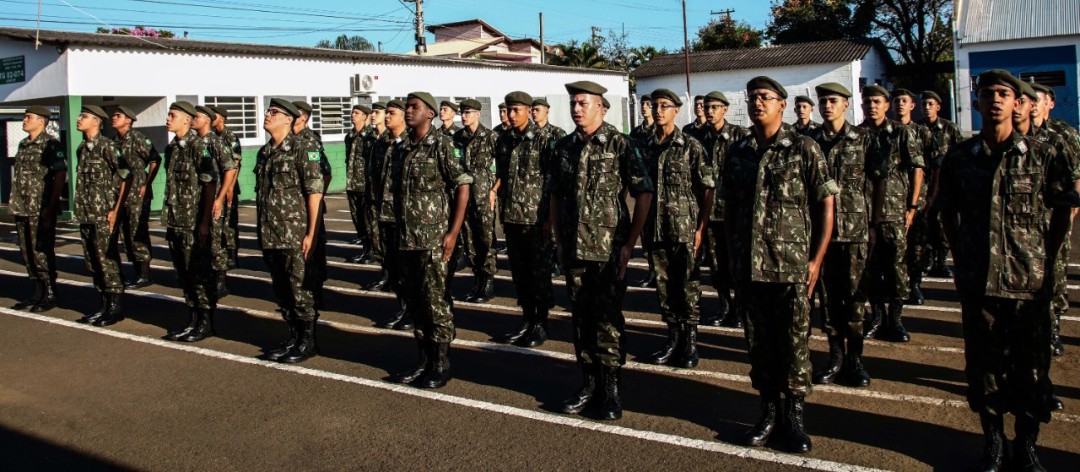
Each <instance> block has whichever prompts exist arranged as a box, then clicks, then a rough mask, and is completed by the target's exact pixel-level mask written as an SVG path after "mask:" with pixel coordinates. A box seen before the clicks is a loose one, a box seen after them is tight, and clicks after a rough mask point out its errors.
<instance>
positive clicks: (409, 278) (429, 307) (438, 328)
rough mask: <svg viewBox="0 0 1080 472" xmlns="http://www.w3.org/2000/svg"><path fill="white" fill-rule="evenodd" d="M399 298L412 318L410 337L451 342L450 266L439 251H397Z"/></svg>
mask: <svg viewBox="0 0 1080 472" xmlns="http://www.w3.org/2000/svg"><path fill="white" fill-rule="evenodd" d="M398 257H399V258H400V263H401V285H402V293H401V295H402V298H403V299H404V300H405V306H407V307H409V311H410V312H411V313H412V314H413V319H414V324H415V326H416V328H415V329H414V330H413V335H414V336H416V337H417V339H425V340H428V341H434V342H437V343H448V342H450V341H453V340H454V335H455V332H454V313H453V310H454V300H453V299H452V298H450V284H449V278H450V270H449V263H448V262H443V260H442V249H436V250H433V251H423V250H421V251H398Z"/></svg>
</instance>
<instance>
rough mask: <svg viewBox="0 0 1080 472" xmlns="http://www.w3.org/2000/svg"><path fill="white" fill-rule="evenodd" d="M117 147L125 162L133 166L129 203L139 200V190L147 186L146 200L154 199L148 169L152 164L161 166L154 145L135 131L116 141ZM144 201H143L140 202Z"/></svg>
mask: <svg viewBox="0 0 1080 472" xmlns="http://www.w3.org/2000/svg"><path fill="white" fill-rule="evenodd" d="M116 146H117V147H119V148H120V153H121V154H123V155H124V160H125V161H127V163H128V165H129V166H131V191H129V192H128V201H129V202H130V201H133V200H136V199H139V188H140V187H142V186H143V185H146V198H152V197H153V195H154V192H152V191H151V184H153V182H147V181H146V178H147V177H148V173H147V167H149V166H150V163H151V162H156V163H158V165H160V164H161V155H160V154H158V152H157V150H156V149H154V143H153V142H152V141H150V138H147V137H146V135H145V134H142V133H140V132H138V131H136V130H134V129H131V130H128V132H127V134H125V135H123V136H120V137H118V138H117V140H116ZM139 201H142V200H139Z"/></svg>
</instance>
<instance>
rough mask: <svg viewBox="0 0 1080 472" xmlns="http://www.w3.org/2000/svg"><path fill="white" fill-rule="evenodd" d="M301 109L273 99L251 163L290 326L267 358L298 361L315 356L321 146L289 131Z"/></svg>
mask: <svg viewBox="0 0 1080 472" xmlns="http://www.w3.org/2000/svg"><path fill="white" fill-rule="evenodd" d="M300 116H301V112H300V109H299V108H297V107H296V105H293V104H292V103H291V102H289V101H287V100H283V99H280V98H274V99H271V100H270V106H269V107H268V108H267V110H266V116H265V118H264V119H263V129H264V130H266V133H267V134H269V135H270V140H269V141H268V142H267V143H266V144H265V145H263V147H262V148H260V149H259V155H258V158H257V159H256V162H257V164H256V165H255V187H256V189H257V191H256V192H255V198H256V214H257V217H256V223H257V224H256V233H257V234H258V237H259V248H260V249H262V252H263V260H264V261H265V262H266V267H267V269H269V271H270V278H271V279H272V280H273V287H274V295H275V296H277V299H278V306H279V307H281V310H282V314H283V316H284V318H285V322H286V324H287V325H288V327H289V339H288V340H287V341H285V342H284V343H282V344H281V346H278V347H277V348H276V349H273V350H271V351H268V352H267V353H266V358H267V359H269V360H274V361H278V362H284V363H296V362H300V361H303V360H305V359H308V358H309V357H311V356H313V355H315V325H316V324H317V323H318V320H319V312H318V310H317V309H316V308H315V300H314V296H313V295H312V288H313V287H314V286H315V282H314V281H313V280H311V264H312V261H311V256H312V253H313V252H314V250H315V245H316V241H317V239H318V232H319V224H320V219H321V218H322V215H321V213H320V209H321V208H322V196H323V195H322V194H323V190H324V189H325V188H326V183H325V182H324V181H323V179H322V176H321V171H320V169H319V167H320V162H321V161H320V159H321V156H320V149H319V147H318V146H317V145H316V144H315V143H314V142H313V141H311V140H305V139H300V137H299V136H295V135H294V134H293V129H294V128H293V124H294V121H296V120H297V119H299V118H300Z"/></svg>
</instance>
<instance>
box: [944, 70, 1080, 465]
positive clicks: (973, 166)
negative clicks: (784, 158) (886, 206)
mask: <svg viewBox="0 0 1080 472" xmlns="http://www.w3.org/2000/svg"><path fill="white" fill-rule="evenodd" d="M974 85H975V90H976V95H977V97H978V103H979V108H978V109H979V110H981V111H980V113H981V114H982V119H983V128H982V131H981V132H980V134H979V135H978V136H975V137H973V138H971V139H968V140H966V141H964V142H962V143H960V144H958V145H956V146H953V148H952V149H951V150H950V151H949V154H948V155H947V156H946V157H945V160H944V162H943V164H942V168H941V191H940V195H939V196H938V199H939V204H940V207H941V223H942V226H943V228H944V230H945V234H946V236H948V238H949V246H950V247H951V248H952V251H953V256H954V258H953V262H954V266H955V271H956V278H955V281H956V289H957V291H958V292H959V294H960V307H961V311H962V318H963V325H964V357H965V360H966V365H965V367H964V373H965V376H966V377H967V383H968V390H967V400H968V405H969V406H970V407H971V410H972V411H974V412H976V413H978V414H979V420H980V422H981V423H982V428H983V434H984V438H985V441H986V445H985V449H984V452H983V455H982V458H981V460H980V463H979V465H978V469H977V470H1003V468H1004V462H1005V457H1006V453H1005V447H1006V446H1005V441H1006V438H1005V433H1004V424H1003V417H1004V415H1005V413H1008V412H1011V413H1013V414H1014V415H1015V416H1016V424H1015V428H1016V439H1015V441H1014V442H1013V448H1012V454H1011V460H1010V462H1011V466H1012V467H1013V468H1014V469H1015V470H1044V469H1043V468H1042V466H1041V465H1040V464H1039V460H1038V456H1037V455H1036V453H1035V444H1036V442H1037V440H1038V434H1039V423H1045V422H1049V421H1050V413H1051V410H1052V405H1051V403H1052V401H1051V399H1052V391H1053V385H1052V384H1051V382H1050V377H1049V370H1050V358H1051V353H1050V329H1051V326H1050V325H1051V319H1050V318H1051V317H1050V316H1047V315H1048V314H1049V312H1050V303H1051V301H1050V300H1051V298H1052V296H1053V285H1054V278H1055V275H1054V274H1053V272H1055V271H1056V269H1055V261H1054V259H1055V258H1056V257H1057V256H1058V254H1059V252H1058V250H1059V248H1060V247H1061V244H1062V242H1063V241H1064V239H1065V237H1066V235H1067V233H1068V230H1069V225H1070V221H1069V220H1070V215H1069V213H1070V211H1071V209H1072V208H1076V207H1077V206H1078V205H1080V196H1078V195H1077V193H1076V190H1075V188H1076V186H1077V185H1080V182H1078V179H1080V173H1077V172H1076V169H1075V168H1071V166H1070V164H1069V163H1068V161H1067V158H1066V157H1065V156H1062V155H1060V154H1058V153H1057V152H1056V151H1055V150H1054V149H1053V148H1051V147H1049V146H1047V145H1045V144H1043V143H1041V142H1039V141H1038V140H1035V139H1030V138H1025V137H1023V136H1021V135H1020V134H1019V133H1017V132H1016V130H1015V129H1014V128H1013V124H1012V119H1011V118H1012V117H1013V115H1012V114H1013V111H1014V108H1015V105H1016V100H1017V96H1018V95H1019V91H1020V89H1021V82H1020V81H1019V80H1018V79H1016V78H1015V77H1013V76H1012V75H1011V74H1009V73H1008V72H1006V71H1003V70H990V71H986V72H983V73H982V74H980V75H979V76H978V77H977V79H976V80H975V83H974Z"/></svg>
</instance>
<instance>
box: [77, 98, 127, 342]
mask: <svg viewBox="0 0 1080 472" xmlns="http://www.w3.org/2000/svg"><path fill="white" fill-rule="evenodd" d="M108 116H109V115H107V114H105V110H102V109H101V107H99V106H96V105H85V106H83V107H82V113H80V114H79V119H78V122H77V123H76V127H77V129H78V130H79V131H82V133H83V142H82V144H79V149H78V151H77V158H78V161H77V162H78V163H79V164H78V167H77V169H78V173H77V174H76V178H75V221H76V222H78V223H79V232H80V234H81V236H82V243H83V255H84V258H85V261H86V268H87V269H88V270H89V271H90V273H92V274H93V277H94V287H95V288H97V290H98V293H99V294H101V310H99V311H97V312H95V313H91V314H87V315H85V316H83V317H82V318H80V319H79V320H78V321H79V322H81V323H90V324H93V325H94V326H109V325H111V324H114V323H117V322H119V321H121V320H123V319H124V314H123V312H122V311H121V305H120V296H121V295H123V293H124V284H123V283H121V281H120V252H119V250H118V249H117V247H116V238H117V231H116V223H117V222H118V221H119V220H118V218H119V215H120V207H122V206H123V204H124V197H125V196H126V195H127V190H128V187H129V186H130V185H131V170H129V169H128V165H127V161H125V160H124V158H123V156H122V155H121V154H120V150H119V149H118V148H117V147H116V145H115V144H113V142H112V141H110V140H109V139H108V138H106V137H105V136H103V135H102V134H101V124H102V123H104V122H105V119H106V118H108Z"/></svg>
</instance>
